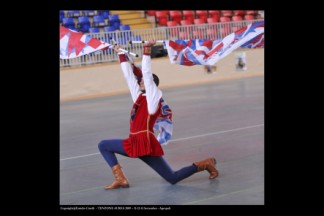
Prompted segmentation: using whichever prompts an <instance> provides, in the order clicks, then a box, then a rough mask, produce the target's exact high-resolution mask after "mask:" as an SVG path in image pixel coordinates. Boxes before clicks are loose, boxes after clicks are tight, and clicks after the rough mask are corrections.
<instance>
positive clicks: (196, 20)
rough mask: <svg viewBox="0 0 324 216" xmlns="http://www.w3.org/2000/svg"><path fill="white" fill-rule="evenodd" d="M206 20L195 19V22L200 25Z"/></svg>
mask: <svg viewBox="0 0 324 216" xmlns="http://www.w3.org/2000/svg"><path fill="white" fill-rule="evenodd" d="M204 23H205V21H204V20H203V19H194V24H195V25H199V24H204Z"/></svg>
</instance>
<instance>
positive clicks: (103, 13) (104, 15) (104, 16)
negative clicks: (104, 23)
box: [99, 10, 110, 19]
mask: <svg viewBox="0 0 324 216" xmlns="http://www.w3.org/2000/svg"><path fill="white" fill-rule="evenodd" d="M99 15H101V16H103V18H104V19H109V15H110V13H109V11H106V10H102V11H100V12H99Z"/></svg>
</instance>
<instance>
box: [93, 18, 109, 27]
mask: <svg viewBox="0 0 324 216" xmlns="http://www.w3.org/2000/svg"><path fill="white" fill-rule="evenodd" d="M105 25H106V23H105V19H104V17H103V16H102V15H96V16H94V17H93V26H96V27H97V26H105Z"/></svg>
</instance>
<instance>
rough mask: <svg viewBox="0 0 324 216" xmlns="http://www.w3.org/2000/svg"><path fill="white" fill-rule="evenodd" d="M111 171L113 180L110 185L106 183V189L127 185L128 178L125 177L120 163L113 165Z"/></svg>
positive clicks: (126, 186) (125, 186)
mask: <svg viewBox="0 0 324 216" xmlns="http://www.w3.org/2000/svg"><path fill="white" fill-rule="evenodd" d="M112 172H113V174H114V176H115V181H114V182H113V183H112V184H111V185H106V186H105V189H106V190H110V189H115V188H120V187H123V188H128V187H129V183H128V179H127V178H126V177H125V175H124V172H123V170H122V167H121V166H120V164H116V165H115V166H113V168H112Z"/></svg>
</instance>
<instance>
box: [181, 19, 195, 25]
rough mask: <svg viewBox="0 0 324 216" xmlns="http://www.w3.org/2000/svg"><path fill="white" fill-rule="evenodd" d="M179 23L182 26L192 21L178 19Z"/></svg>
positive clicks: (190, 23)
mask: <svg viewBox="0 0 324 216" xmlns="http://www.w3.org/2000/svg"><path fill="white" fill-rule="evenodd" d="M180 24H181V25H182V26H184V25H192V22H191V21H190V20H181V21H180Z"/></svg>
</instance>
